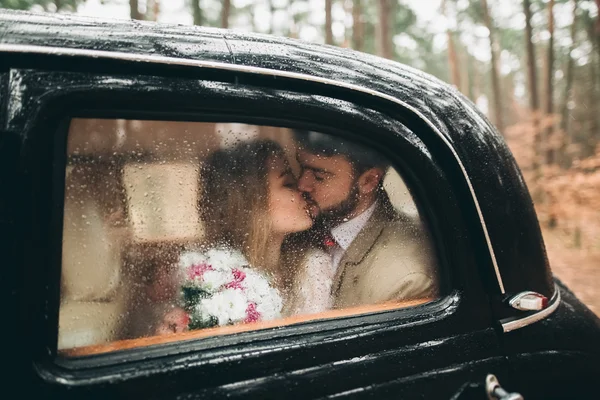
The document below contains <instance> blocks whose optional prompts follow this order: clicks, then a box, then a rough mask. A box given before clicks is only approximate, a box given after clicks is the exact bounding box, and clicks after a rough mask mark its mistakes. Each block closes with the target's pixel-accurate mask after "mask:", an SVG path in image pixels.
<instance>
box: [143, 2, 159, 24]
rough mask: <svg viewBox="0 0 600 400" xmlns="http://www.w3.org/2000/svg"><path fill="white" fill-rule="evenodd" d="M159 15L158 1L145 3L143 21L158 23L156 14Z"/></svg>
mask: <svg viewBox="0 0 600 400" xmlns="http://www.w3.org/2000/svg"><path fill="white" fill-rule="evenodd" d="M159 13H160V0H147V1H146V15H145V16H144V19H145V20H148V21H158V14H159Z"/></svg>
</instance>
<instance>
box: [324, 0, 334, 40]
mask: <svg viewBox="0 0 600 400" xmlns="http://www.w3.org/2000/svg"><path fill="white" fill-rule="evenodd" d="M332 5H333V0H325V43H326V44H333V31H332V29H331V24H332V22H333V21H332V13H331V11H332V10H331V8H332Z"/></svg>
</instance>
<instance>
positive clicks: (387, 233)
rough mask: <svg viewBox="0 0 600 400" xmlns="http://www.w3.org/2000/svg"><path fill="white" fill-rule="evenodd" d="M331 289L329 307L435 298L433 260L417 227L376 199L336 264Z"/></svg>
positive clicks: (436, 282) (436, 279) (423, 232)
mask: <svg viewBox="0 0 600 400" xmlns="http://www.w3.org/2000/svg"><path fill="white" fill-rule="evenodd" d="M331 290H332V295H333V297H334V308H345V307H353V306H359V305H367V304H377V303H382V302H387V301H394V300H399V301H400V300H409V299H421V298H435V297H437V296H438V291H439V274H438V271H437V258H436V256H435V249H434V247H433V244H432V241H431V237H430V235H429V233H428V232H427V230H426V229H425V227H424V226H423V224H422V222H420V221H419V220H414V219H413V218H410V217H409V216H407V215H401V214H398V213H397V212H396V210H395V209H394V208H393V206H392V204H391V203H390V201H389V199H387V197H386V198H384V199H380V200H379V203H378V205H377V208H376V209H375V211H374V212H373V215H372V216H371V218H370V219H369V221H367V223H366V225H365V226H364V227H363V229H362V230H361V231H360V233H359V234H358V236H357V237H356V238H355V239H354V241H353V242H352V243H351V244H350V247H348V249H347V250H346V252H345V254H344V256H343V257H342V259H341V260H340V263H339V266H338V269H337V272H336V275H335V277H334V280H333V285H332V288H331Z"/></svg>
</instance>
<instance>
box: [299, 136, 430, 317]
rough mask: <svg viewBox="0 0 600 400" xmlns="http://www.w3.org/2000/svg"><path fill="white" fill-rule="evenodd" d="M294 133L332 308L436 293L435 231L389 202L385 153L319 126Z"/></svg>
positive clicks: (301, 176) (302, 187) (303, 182)
mask: <svg viewBox="0 0 600 400" xmlns="http://www.w3.org/2000/svg"><path fill="white" fill-rule="evenodd" d="M295 136H296V139H297V141H298V144H299V150H298V153H297V158H298V162H299V163H300V166H301V168H302V170H301V175H300V178H299V181H298V188H299V189H300V191H302V192H303V194H304V196H305V197H306V199H307V201H308V202H309V204H311V207H310V208H311V209H310V212H311V215H312V217H313V218H314V220H315V225H314V233H315V234H317V232H319V234H320V236H321V237H322V238H323V240H322V243H323V246H324V247H325V248H326V250H327V252H328V254H329V255H330V256H331V261H332V267H333V268H334V279H333V285H332V288H331V294H332V295H333V299H334V308H345V307H352V306H359V305H367V304H376V303H381V302H387V301H401V300H408V299H422V298H435V297H436V296H437V295H438V290H439V284H438V280H439V279H438V271H437V263H436V261H437V260H436V257H435V250H434V248H433V246H432V244H431V237H430V236H429V234H428V232H427V230H426V229H425V227H424V226H423V225H422V223H421V221H419V220H415V219H414V218H412V217H409V216H407V215H404V214H401V213H399V212H398V211H396V210H395V209H394V207H393V206H392V204H391V202H390V200H389V198H388V196H387V193H386V192H385V190H384V188H383V177H384V175H385V172H386V171H387V169H388V165H387V163H386V161H385V160H384V159H383V158H382V156H380V155H378V154H377V153H374V152H372V151H370V150H369V149H367V148H364V147H362V146H358V145H355V144H352V143H348V142H345V141H342V140H341V139H338V138H336V137H333V136H329V135H325V134H322V133H318V132H312V131H301V130H296V131H295Z"/></svg>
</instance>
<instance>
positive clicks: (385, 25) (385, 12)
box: [375, 0, 393, 59]
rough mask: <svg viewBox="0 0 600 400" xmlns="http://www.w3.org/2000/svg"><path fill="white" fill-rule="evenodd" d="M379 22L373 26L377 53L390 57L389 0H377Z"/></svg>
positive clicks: (390, 8) (390, 10)
mask: <svg viewBox="0 0 600 400" xmlns="http://www.w3.org/2000/svg"><path fill="white" fill-rule="evenodd" d="M378 3H379V24H378V25H377V26H376V27H375V29H376V32H375V33H376V37H377V54H378V55H380V56H381V57H385V58H389V59H391V58H392V56H393V54H392V43H391V39H392V35H391V30H390V16H391V13H392V7H391V1H390V0H379V2H378Z"/></svg>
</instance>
